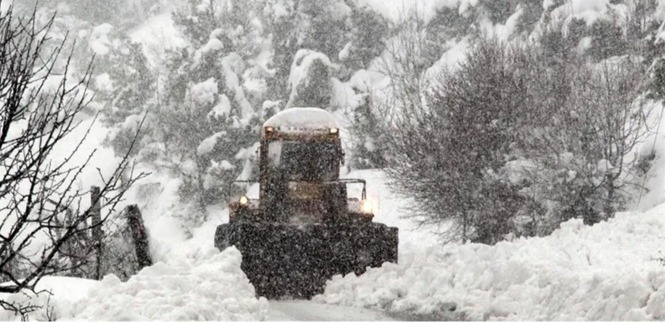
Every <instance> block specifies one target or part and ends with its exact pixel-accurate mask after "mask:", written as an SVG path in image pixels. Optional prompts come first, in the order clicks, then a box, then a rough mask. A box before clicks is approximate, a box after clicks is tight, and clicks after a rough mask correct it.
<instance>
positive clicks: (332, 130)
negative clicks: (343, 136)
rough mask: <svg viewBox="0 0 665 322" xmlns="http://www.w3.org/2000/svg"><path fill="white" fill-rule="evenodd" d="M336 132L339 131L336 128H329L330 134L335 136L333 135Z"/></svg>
mask: <svg viewBox="0 0 665 322" xmlns="http://www.w3.org/2000/svg"><path fill="white" fill-rule="evenodd" d="M337 132H339V129H338V128H336V127H331V128H330V133H332V134H335V133H337Z"/></svg>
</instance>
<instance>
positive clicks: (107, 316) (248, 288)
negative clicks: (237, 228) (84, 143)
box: [0, 248, 268, 321]
mask: <svg viewBox="0 0 665 322" xmlns="http://www.w3.org/2000/svg"><path fill="white" fill-rule="evenodd" d="M202 257H203V259H202V260H174V261H170V262H168V263H164V262H159V263H157V264H155V265H153V266H150V267H147V268H144V269H143V270H142V271H141V272H139V273H138V274H137V275H135V276H133V277H132V278H130V279H129V280H128V281H127V282H121V281H120V279H118V278H117V277H116V276H115V275H107V276H105V277H104V279H103V280H102V281H101V282H99V281H91V280H85V279H77V278H67V277H46V278H44V279H43V280H42V281H41V282H40V283H39V285H38V290H47V291H50V293H51V294H52V295H51V296H49V294H40V295H39V296H34V295H32V296H29V295H27V294H15V295H11V296H9V297H7V298H6V300H8V301H9V302H15V303H23V304H28V303H30V304H34V305H39V306H41V309H40V310H38V311H36V312H33V313H31V314H30V317H31V319H36V320H46V319H47V318H48V317H49V316H50V317H55V318H59V319H62V318H64V319H86V320H114V321H120V320H264V319H265V318H266V315H267V314H268V302H267V300H266V299H265V298H260V299H257V298H256V297H255V293H254V287H253V286H252V285H251V284H250V283H249V280H248V279H247V277H246V276H245V274H244V273H243V272H242V270H241V269H240V262H241V260H242V256H241V254H240V252H239V251H238V250H237V249H235V248H229V249H227V250H225V251H224V252H222V253H219V252H218V251H216V250H213V249H211V250H210V251H209V252H208V253H207V254H204V256H202ZM17 318H20V317H16V316H14V315H13V314H12V313H11V312H8V311H4V310H1V311H0V320H2V321H6V320H11V319H17Z"/></svg>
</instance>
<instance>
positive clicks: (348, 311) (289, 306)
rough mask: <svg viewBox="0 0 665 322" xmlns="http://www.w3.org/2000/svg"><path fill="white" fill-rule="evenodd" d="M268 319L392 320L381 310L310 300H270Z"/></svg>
mask: <svg viewBox="0 0 665 322" xmlns="http://www.w3.org/2000/svg"><path fill="white" fill-rule="evenodd" d="M267 320H268V321H392V320H393V318H391V317H389V316H387V315H386V314H385V313H384V312H382V311H377V310H372V309H363V308H357V307H348V306H338V305H330V304H323V303H314V302H311V301H271V302H270V307H269V309H268V316H267Z"/></svg>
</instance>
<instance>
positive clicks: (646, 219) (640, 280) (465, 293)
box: [315, 206, 665, 320]
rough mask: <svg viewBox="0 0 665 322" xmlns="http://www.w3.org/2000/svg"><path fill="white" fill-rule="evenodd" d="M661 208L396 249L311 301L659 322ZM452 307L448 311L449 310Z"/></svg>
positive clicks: (462, 314) (662, 309)
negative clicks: (395, 260)
mask: <svg viewBox="0 0 665 322" xmlns="http://www.w3.org/2000/svg"><path fill="white" fill-rule="evenodd" d="M664 213H665V206H661V207H659V208H657V209H654V210H652V211H649V212H647V213H621V214H618V215H617V218H614V219H612V220H611V221H609V222H605V223H600V224H598V225H595V226H593V227H588V226H584V225H583V224H582V222H581V221H580V220H571V221H569V222H566V223H564V224H563V225H562V227H561V229H559V230H558V231H556V232H555V233H554V234H552V235H551V236H548V237H544V238H530V239H518V240H516V241H513V242H502V243H499V244H497V245H495V246H487V245H481V244H465V245H452V244H449V245H446V246H443V247H441V248H435V247H431V248H428V249H426V250H422V251H420V252H412V253H404V252H400V263H399V264H398V265H396V264H384V265H383V267H381V268H376V269H370V270H369V271H368V272H367V273H365V274H364V275H362V276H360V277H356V276H353V275H352V276H347V277H345V278H342V277H340V276H336V277H335V278H334V280H333V281H331V282H329V283H328V285H327V287H326V292H325V294H323V295H320V296H317V297H316V298H315V301H318V302H323V303H328V304H342V305H350V306H362V307H375V308H376V307H378V308H384V309H387V310H389V311H390V312H392V313H394V314H402V315H406V316H409V315H416V316H418V315H420V316H425V317H429V318H441V317H443V316H446V314H450V312H446V311H448V310H450V309H451V307H453V306H455V305H456V312H455V314H456V315H453V316H452V318H455V319H462V318H463V319H474V320H475V319H511V320H514V319H520V320H568V319H585V320H625V319H638V320H648V319H657V320H662V319H665V265H663V263H662V262H659V261H658V260H656V258H658V257H661V258H662V257H663V256H664V254H663V253H662V251H664V250H665V246H663V242H662V241H663V239H665V216H664ZM452 303H454V305H453V304H452Z"/></svg>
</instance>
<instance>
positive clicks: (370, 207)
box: [360, 199, 374, 214]
mask: <svg viewBox="0 0 665 322" xmlns="http://www.w3.org/2000/svg"><path fill="white" fill-rule="evenodd" d="M360 211H361V212H362V213H364V214H371V213H374V204H372V201H371V200H368V199H365V200H363V201H361V202H360Z"/></svg>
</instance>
